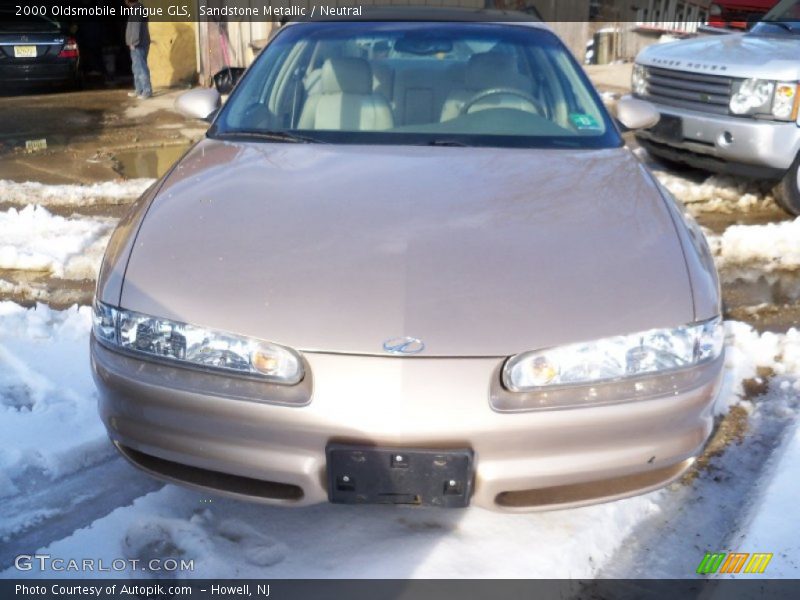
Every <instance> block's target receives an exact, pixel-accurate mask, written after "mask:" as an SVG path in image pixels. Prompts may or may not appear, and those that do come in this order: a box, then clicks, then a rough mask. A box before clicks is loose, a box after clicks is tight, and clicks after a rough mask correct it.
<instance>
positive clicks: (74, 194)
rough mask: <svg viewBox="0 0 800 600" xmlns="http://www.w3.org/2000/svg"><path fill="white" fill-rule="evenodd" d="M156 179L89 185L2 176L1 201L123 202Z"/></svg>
mask: <svg viewBox="0 0 800 600" xmlns="http://www.w3.org/2000/svg"><path fill="white" fill-rule="evenodd" d="M153 181H154V180H153V179H129V180H121V181H103V182H100V183H93V184H89V185H45V184H43V183H38V182H35V181H26V182H24V183H18V182H16V181H9V180H7V179H0V203H2V202H9V203H13V204H38V205H40V206H64V205H72V206H91V205H95V204H119V203H122V202H129V201H131V200H134V199H136V198H137V197H139V196H140V195H141V194H142V193H143V192H144V191H145V190H146V189H147V188H148V187H150V185H151V184H152V183H153Z"/></svg>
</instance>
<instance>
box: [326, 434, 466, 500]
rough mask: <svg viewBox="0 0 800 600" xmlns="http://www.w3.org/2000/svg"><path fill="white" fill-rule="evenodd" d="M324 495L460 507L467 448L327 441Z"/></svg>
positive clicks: (332, 497)
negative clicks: (392, 445) (444, 448)
mask: <svg viewBox="0 0 800 600" xmlns="http://www.w3.org/2000/svg"><path fill="white" fill-rule="evenodd" d="M325 451H326V456H327V462H328V498H329V500H330V501H331V502H333V503H336V504H409V505H415V506H439V507H444V508H462V507H465V506H467V505H468V504H469V499H470V496H471V495H472V480H473V472H472V462H473V452H472V450H469V449H456V450H441V449H417V448H414V449H409V448H396V447H372V446H357V445H349V444H338V443H331V444H328V446H327V448H326V449H325Z"/></svg>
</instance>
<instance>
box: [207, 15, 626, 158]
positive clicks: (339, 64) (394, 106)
mask: <svg viewBox="0 0 800 600" xmlns="http://www.w3.org/2000/svg"><path fill="white" fill-rule="evenodd" d="M276 131H279V132H295V133H303V134H307V137H310V138H311V139H312V140H317V141H325V142H333V143H384V144H434V143H450V144H454V145H491V146H501V147H504V146H505V147H559V146H566V147H571V148H576V147H578V148H580V147H585V148H598V147H617V146H619V145H620V144H621V140H620V137H619V135H618V133H617V131H616V129H615V128H614V126H613V125H612V123H611V121H610V119H609V117H608V114H607V112H606V111H605V109H604V108H603V106H602V103H601V102H600V99H599V98H598V96H597V94H596V92H595V91H594V90H593V88H592V87H591V85H590V84H589V83H588V81H587V79H586V77H585V75H584V74H583V72H582V71H581V70H580V67H578V66H577V64H576V62H575V60H574V59H573V58H572V56H571V55H570V54H569V52H568V50H567V49H566V48H565V47H564V45H563V44H562V43H561V42H560V41H559V40H558V38H557V37H556V36H555V35H554V34H553V33H551V32H550V31H547V30H545V29H542V28H535V27H530V26H514V25H499V24H487V23H364V22H356V23H314V24H302V25H293V26H289V27H287V28H286V29H285V30H284V31H282V32H281V33H279V34H278V36H277V37H276V38H275V39H274V41H273V42H272V43H271V44H270V45H269V46H268V47H267V49H266V50H265V51H264V53H263V54H262V56H261V57H260V58H259V59H258V60H257V61H256V63H255V64H254V65H253V66H252V67H251V69H250V71H249V73H248V74H247V75H246V76H245V78H244V79H243V81H242V82H241V83H240V84H239V86H238V88H237V90H236V91H235V92H234V94H233V95H232V97H231V98H230V99H229V101H228V103H227V104H226V106H225V107H224V109H223V110H222V112H221V114H220V116H219V118H218V119H217V121H216V122H215V125H214V127H213V128H212V130H211V132H210V134H211V135H212V136H214V135H218V136H221V135H235V134H236V133H237V132H239V133H249V134H253V133H258V132H276Z"/></svg>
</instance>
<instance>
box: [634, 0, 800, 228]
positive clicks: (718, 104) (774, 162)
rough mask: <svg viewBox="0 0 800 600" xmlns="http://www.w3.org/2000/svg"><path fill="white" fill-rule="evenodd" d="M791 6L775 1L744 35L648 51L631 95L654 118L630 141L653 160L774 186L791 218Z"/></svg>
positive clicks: (794, 189)
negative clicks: (647, 105)
mask: <svg viewBox="0 0 800 600" xmlns="http://www.w3.org/2000/svg"><path fill="white" fill-rule="evenodd" d="M798 81H800V0H783V1H782V2H780V3H779V4H778V5H777V6H775V8H774V9H773V10H772V11H770V12H769V13H768V14H767V15H766V16H765V17H764V20H763V21H761V22H760V23H758V24H757V25H756V26H755V27H754V28H753V29H752V31H750V32H748V33H742V34H729V35H722V36H714V37H702V38H697V39H693V40H687V41H680V42H673V43H669V44H661V45H656V46H651V47H649V48H647V49H645V50H643V51H642V52H641V53H640V54H639V56H638V57H637V58H636V65H635V66H634V69H633V81H632V88H633V94H634V96H636V97H639V98H643V99H646V100H649V101H650V102H652V103H653V104H655V105H656V108H657V109H658V111H659V112H660V113H661V119H660V121H659V123H658V124H657V125H656V126H655V127H653V128H651V129H646V130H641V131H639V132H637V134H636V135H637V138H638V140H639V143H640V144H641V145H642V146H643V147H644V148H645V149H646V150H647V151H648V152H649V153H651V154H652V155H654V156H656V157H658V158H660V159H662V160H667V161H677V162H682V163H688V164H690V165H692V166H695V167H698V168H703V169H708V170H711V171H716V172H726V173H732V174H736V175H744V176H749V177H755V178H760V179H767V180H774V181H777V182H779V183H778V186H777V188H778V189H777V192H778V193H777V194H776V196H777V197H778V201H779V202H780V203H781V205H782V206H783V208H784V209H785V210H787V211H788V212H790V213H792V214H794V215H800V120H798V104H800V98H799V97H800V86H798Z"/></svg>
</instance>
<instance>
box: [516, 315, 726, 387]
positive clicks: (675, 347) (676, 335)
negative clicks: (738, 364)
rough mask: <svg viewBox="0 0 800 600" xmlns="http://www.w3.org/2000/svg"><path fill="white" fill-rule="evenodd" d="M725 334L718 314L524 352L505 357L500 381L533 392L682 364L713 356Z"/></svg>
mask: <svg viewBox="0 0 800 600" xmlns="http://www.w3.org/2000/svg"><path fill="white" fill-rule="evenodd" d="M724 337H725V335H724V328H723V325H722V319H721V318H719V317H717V318H715V319H711V320H709V321H704V322H702V323H694V324H691V325H686V326H684V327H678V328H676V329H652V330H650V331H644V332H641V333H635V334H631V335H622V336H617V337H611V338H605V339H601V340H596V341H594V342H588V343H584V344H570V345H567V346H559V347H555V348H549V349H546V350H537V351H533V352H525V353H523V354H518V355H516V356H513V357H511V358H510V359H508V361H507V362H506V364H505V366H504V367H503V384H504V386H505V387H506V388H507V389H509V390H511V391H512V392H531V391H540V390H546V389H552V388H554V387H558V386H561V387H564V386H579V385H587V384H595V383H599V382H607V381H617V380H621V379H625V378H633V377H639V376H644V375H654V374H658V373H661V372H667V371H674V370H678V369H684V368H687V367H692V366H695V365H698V364H701V363H704V362H708V361H712V360H714V359H715V358H717V357H718V356H719V355H720V353H721V352H722V346H723V342H724Z"/></svg>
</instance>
